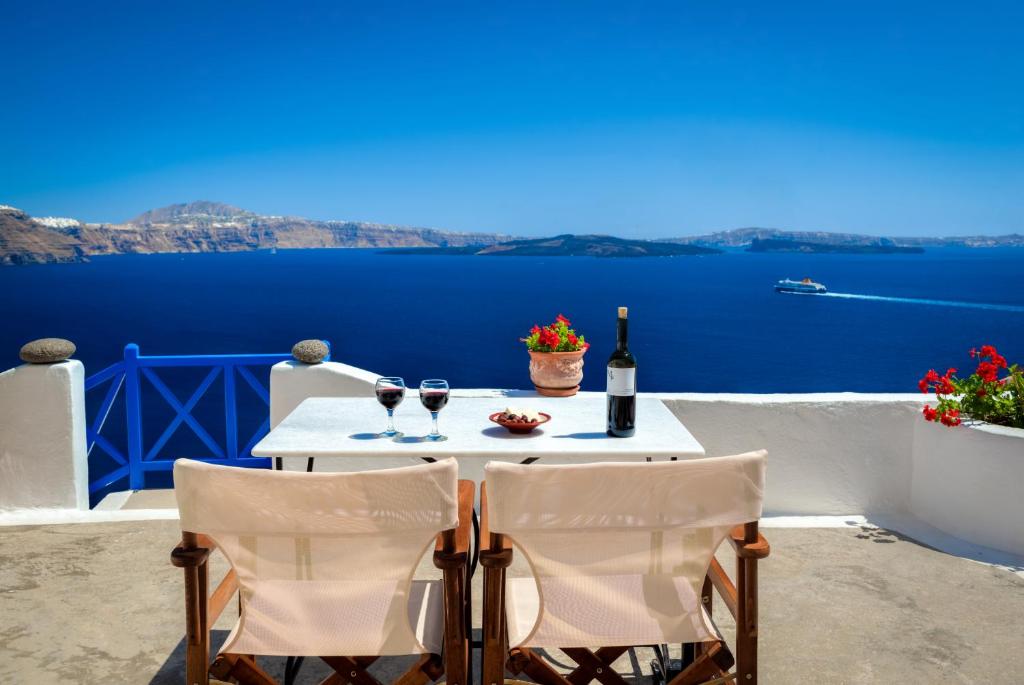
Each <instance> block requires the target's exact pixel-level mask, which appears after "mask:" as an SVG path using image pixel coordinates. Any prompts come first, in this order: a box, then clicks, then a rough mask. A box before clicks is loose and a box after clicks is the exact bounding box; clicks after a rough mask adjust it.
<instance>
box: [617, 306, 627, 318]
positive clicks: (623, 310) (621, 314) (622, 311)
mask: <svg viewBox="0 0 1024 685" xmlns="http://www.w3.org/2000/svg"><path fill="white" fill-rule="evenodd" d="M628 312H629V307H619V318H620V319H625V318H626V314H627V313H628Z"/></svg>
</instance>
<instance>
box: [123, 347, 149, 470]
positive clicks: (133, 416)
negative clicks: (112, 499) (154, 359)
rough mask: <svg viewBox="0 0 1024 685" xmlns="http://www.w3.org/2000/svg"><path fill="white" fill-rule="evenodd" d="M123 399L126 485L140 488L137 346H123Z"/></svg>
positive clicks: (139, 402)
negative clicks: (125, 424) (125, 437)
mask: <svg viewBox="0 0 1024 685" xmlns="http://www.w3.org/2000/svg"><path fill="white" fill-rule="evenodd" d="M124 400H125V411H126V417H125V418H126V423H127V425H128V487H129V488H131V489H132V490H142V489H143V488H145V487H146V475H145V473H144V472H143V470H142V393H141V392H140V387H139V346H138V345H136V344H135V343H128V344H127V345H125V346H124Z"/></svg>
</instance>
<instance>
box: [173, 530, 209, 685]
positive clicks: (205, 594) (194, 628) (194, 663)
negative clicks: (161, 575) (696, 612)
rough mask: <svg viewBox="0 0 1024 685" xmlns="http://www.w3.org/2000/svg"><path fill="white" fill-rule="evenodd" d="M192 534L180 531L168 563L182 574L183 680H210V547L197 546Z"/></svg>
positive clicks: (199, 683)
mask: <svg viewBox="0 0 1024 685" xmlns="http://www.w3.org/2000/svg"><path fill="white" fill-rule="evenodd" d="M198 542H199V539H198V536H197V535H196V534H195V533H187V532H186V533H182V536H181V544H180V545H178V546H177V547H175V548H174V549H173V550H172V551H171V563H172V564H173V565H174V566H177V567H179V568H181V569H183V571H184V573H185V683H186V685H208V683H209V681H210V676H209V668H210V616H209V609H210V605H209V568H208V566H207V560H208V559H209V556H210V550H209V549H207V548H205V547H200V546H199V544H198Z"/></svg>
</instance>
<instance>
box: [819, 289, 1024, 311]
mask: <svg viewBox="0 0 1024 685" xmlns="http://www.w3.org/2000/svg"><path fill="white" fill-rule="evenodd" d="M815 297H839V298H842V299H844V300H873V301H876V302H900V303H903V304H923V305H931V306H933V307H960V308H964V309H987V310H989V311H996V312H1017V313H1022V314H1024V305H1016V304H986V303H984V302H961V301H957V300H927V299H923V298H918V297H887V296H885V295H857V294H855V293H821V294H817V295H815Z"/></svg>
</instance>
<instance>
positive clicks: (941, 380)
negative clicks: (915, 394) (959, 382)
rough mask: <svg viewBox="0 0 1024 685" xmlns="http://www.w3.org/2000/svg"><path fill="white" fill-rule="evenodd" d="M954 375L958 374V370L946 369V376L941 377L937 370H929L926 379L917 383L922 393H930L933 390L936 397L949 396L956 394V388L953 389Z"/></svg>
mask: <svg viewBox="0 0 1024 685" xmlns="http://www.w3.org/2000/svg"><path fill="white" fill-rule="evenodd" d="M954 373H956V369H954V368H952V367H951V368H948V369H946V374H945V375H944V376H940V375H939V374H938V372H937V371H935V369H928V373H926V374H925V375H924V378H922V379H921V380H919V381H918V382H917V387H918V388H920V389H921V392H928V389H929V388H931V389H932V390H934V391H935V394H936V395H949V394H951V393H954V392H956V388H955V387H953V374H954Z"/></svg>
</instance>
